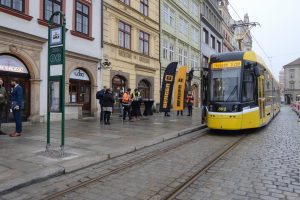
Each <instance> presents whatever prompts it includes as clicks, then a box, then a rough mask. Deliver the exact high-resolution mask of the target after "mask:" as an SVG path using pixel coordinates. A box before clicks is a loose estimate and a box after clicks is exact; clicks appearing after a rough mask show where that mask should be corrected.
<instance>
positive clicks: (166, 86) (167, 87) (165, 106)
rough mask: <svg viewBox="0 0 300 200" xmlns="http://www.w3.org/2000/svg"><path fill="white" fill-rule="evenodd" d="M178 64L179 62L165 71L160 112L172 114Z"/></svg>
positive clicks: (172, 64) (171, 64)
mask: <svg viewBox="0 0 300 200" xmlns="http://www.w3.org/2000/svg"><path fill="white" fill-rule="evenodd" d="M177 64H178V62H172V63H170V64H169V65H168V67H167V68H166V70H165V73H164V76H163V81H162V86H161V94H160V112H170V109H171V100H172V94H173V86H174V81H175V74H176V68H177Z"/></svg>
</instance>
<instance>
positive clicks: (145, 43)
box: [140, 31, 149, 55]
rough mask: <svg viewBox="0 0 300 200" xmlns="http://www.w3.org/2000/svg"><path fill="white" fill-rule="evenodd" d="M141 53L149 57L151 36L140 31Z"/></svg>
mask: <svg viewBox="0 0 300 200" xmlns="http://www.w3.org/2000/svg"><path fill="white" fill-rule="evenodd" d="M140 53H142V54H145V55H149V34H148V33H145V32H143V31H140Z"/></svg>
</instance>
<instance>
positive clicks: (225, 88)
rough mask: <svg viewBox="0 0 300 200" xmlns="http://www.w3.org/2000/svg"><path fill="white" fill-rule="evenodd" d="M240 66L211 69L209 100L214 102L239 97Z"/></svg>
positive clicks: (232, 100)
mask: <svg viewBox="0 0 300 200" xmlns="http://www.w3.org/2000/svg"><path fill="white" fill-rule="evenodd" d="M240 76H241V68H234V69H232V68H231V69H230V68H229V69H228V68H227V69H218V70H212V71H211V84H210V85H211V86H210V87H211V92H210V100H211V101H216V102H236V101H239V99H240Z"/></svg>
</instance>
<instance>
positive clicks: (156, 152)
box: [43, 128, 209, 200]
mask: <svg viewBox="0 0 300 200" xmlns="http://www.w3.org/2000/svg"><path fill="white" fill-rule="evenodd" d="M194 132H196V131H194ZM208 132H209V129H207V128H205V129H203V130H201V135H199V136H196V137H195V136H194V137H192V138H191V139H188V140H186V141H181V142H178V143H175V144H172V145H169V146H167V147H166V148H163V149H157V150H154V151H152V152H150V153H149V155H147V156H145V157H142V158H140V159H135V158H133V160H134V161H133V162H130V161H127V162H128V164H123V165H121V166H120V167H117V168H115V169H113V170H111V171H109V172H107V173H105V174H102V175H100V176H97V177H95V178H92V179H90V180H87V181H84V182H82V183H80V184H77V185H74V186H72V187H69V188H67V189H65V190H62V191H60V192H57V193H54V194H52V195H50V196H47V197H45V198H43V199H44V200H52V199H57V198H59V197H62V196H64V195H65V194H68V193H69V192H72V191H75V190H77V189H80V188H82V187H85V186H88V185H90V184H92V183H94V182H97V181H100V180H101V179H104V178H106V177H108V176H111V175H114V174H117V173H119V172H121V171H123V170H126V169H128V168H130V167H133V166H135V165H138V164H141V163H143V162H145V161H147V160H149V159H152V158H155V157H157V156H161V155H162V154H165V153H168V152H170V151H172V150H174V149H176V148H179V147H181V146H184V145H186V144H188V143H192V142H194V141H195V140H197V139H199V138H201V137H203V136H205V135H207V134H208Z"/></svg>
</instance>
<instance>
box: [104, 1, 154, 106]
mask: <svg viewBox="0 0 300 200" xmlns="http://www.w3.org/2000/svg"><path fill="white" fill-rule="evenodd" d="M103 11H104V12H103V13H104V56H103V57H104V59H108V62H110V63H111V65H110V66H111V69H110V70H103V77H102V78H103V84H104V85H105V86H108V87H110V88H112V90H113V93H114V96H115V98H116V99H117V98H118V94H119V93H120V91H124V90H126V89H127V88H131V89H134V88H138V89H140V91H141V95H142V98H143V99H153V100H154V101H155V102H156V103H159V94H160V92H159V90H160V62H159V1H148V0H122V1H120V0H104V9H103Z"/></svg>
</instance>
